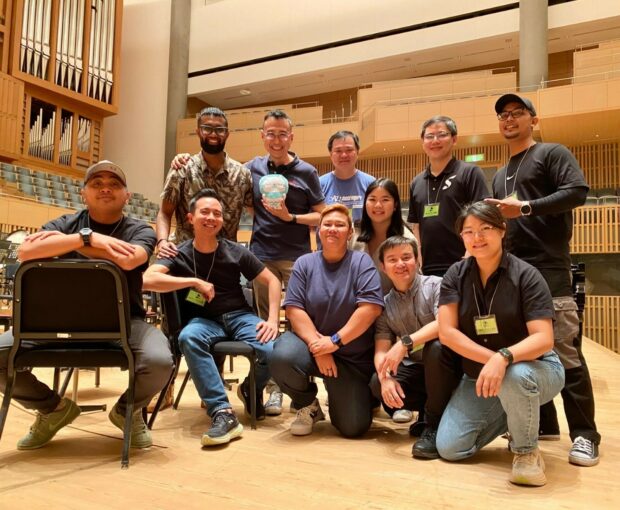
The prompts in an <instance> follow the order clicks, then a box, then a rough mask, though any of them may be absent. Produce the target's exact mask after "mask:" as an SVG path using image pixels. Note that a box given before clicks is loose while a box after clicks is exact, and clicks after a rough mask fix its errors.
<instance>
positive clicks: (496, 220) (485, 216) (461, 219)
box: [454, 200, 506, 234]
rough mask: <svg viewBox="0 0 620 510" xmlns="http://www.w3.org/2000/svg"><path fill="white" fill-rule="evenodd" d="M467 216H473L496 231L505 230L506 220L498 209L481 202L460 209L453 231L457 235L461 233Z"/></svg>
mask: <svg viewBox="0 0 620 510" xmlns="http://www.w3.org/2000/svg"><path fill="white" fill-rule="evenodd" d="M469 216H473V217H474V218H477V219H479V220H480V221H483V222H484V223H488V224H489V225H491V226H493V227H495V228H497V229H498V230H506V220H505V219H504V217H503V216H502V213H501V212H500V210H499V207H497V206H496V205H492V204H488V203H487V202H484V201H482V200H481V201H480V202H473V203H471V204H466V205H465V206H464V207H463V209H461V212H460V213H459V215H458V217H457V218H456V222H455V224H454V230H455V231H456V233H457V234H460V233H461V231H462V230H463V224H464V223H465V220H466V219H467V218H468V217H469Z"/></svg>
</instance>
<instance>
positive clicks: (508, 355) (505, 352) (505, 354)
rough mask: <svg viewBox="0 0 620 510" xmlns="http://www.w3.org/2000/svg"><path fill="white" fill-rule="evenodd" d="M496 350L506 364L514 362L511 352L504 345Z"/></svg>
mask: <svg viewBox="0 0 620 510" xmlns="http://www.w3.org/2000/svg"><path fill="white" fill-rule="evenodd" d="M497 352H499V353H500V354H501V355H502V356H503V357H504V359H505V360H506V361H507V362H508V366H510V365H512V363H513V362H514V357H513V356H512V352H510V351H509V350H508V349H506V347H502V348H501V349H499V350H498V351H497Z"/></svg>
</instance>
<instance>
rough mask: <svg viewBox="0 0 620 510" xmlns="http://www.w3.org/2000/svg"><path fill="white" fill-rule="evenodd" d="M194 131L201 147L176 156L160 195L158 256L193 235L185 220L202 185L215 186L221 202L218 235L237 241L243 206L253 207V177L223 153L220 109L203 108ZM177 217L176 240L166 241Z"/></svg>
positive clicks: (225, 136) (224, 126) (169, 253)
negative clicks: (222, 206) (186, 154)
mask: <svg viewBox="0 0 620 510" xmlns="http://www.w3.org/2000/svg"><path fill="white" fill-rule="evenodd" d="M196 134H197V135H198V138H199V139H200V146H201V147H202V150H201V151H200V152H199V153H197V154H194V155H193V156H191V157H180V156H177V157H176V158H175V159H174V161H173V162H172V166H171V168H170V171H169V172H168V176H167V178H166V183H165V184H164V191H163V192H162V194H161V199H162V200H161V206H160V208H159V213H158V214H157V225H156V231H157V248H158V250H159V253H160V256H164V257H174V256H175V255H176V253H177V249H176V244H175V243H177V244H178V243H180V242H181V241H185V240H187V239H191V238H193V237H194V233H193V230H192V226H191V225H190V224H189V222H188V220H187V213H188V212H189V201H190V199H191V197H193V196H194V195H195V194H196V193H197V192H198V191H200V190H201V189H203V188H211V189H214V190H215V191H216V192H217V193H218V195H219V196H220V197H221V200H222V203H223V205H224V208H223V209H224V217H223V219H224V226H223V228H222V232H221V235H222V236H223V237H225V238H226V239H229V240H231V241H236V240H237V230H238V229H239V220H240V219H241V213H242V212H243V207H244V206H245V207H252V177H251V175H250V172H249V170H248V169H247V168H245V167H244V166H243V165H242V164H241V163H239V162H238V161H235V160H234V159H232V158H230V157H228V154H226V152H224V147H225V145H226V140H227V139H228V134H229V133H228V120H227V119H226V114H225V113H224V112H223V111H222V110H220V109H219V108H213V107H208V108H204V109H203V110H202V111H201V112H200V114H199V116H198V126H197V128H196ZM173 214H174V216H175V218H176V224H177V226H176V232H175V239H174V241H175V243H173V242H172V241H170V240H169V236H170V222H171V220H172V215H173Z"/></svg>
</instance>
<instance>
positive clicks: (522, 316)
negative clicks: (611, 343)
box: [437, 202, 564, 486]
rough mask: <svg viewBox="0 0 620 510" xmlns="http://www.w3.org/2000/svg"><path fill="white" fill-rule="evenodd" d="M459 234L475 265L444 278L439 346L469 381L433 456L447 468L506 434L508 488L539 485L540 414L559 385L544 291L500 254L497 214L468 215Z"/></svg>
mask: <svg viewBox="0 0 620 510" xmlns="http://www.w3.org/2000/svg"><path fill="white" fill-rule="evenodd" d="M455 229H456V231H457V232H460V235H461V237H462V238H463V241H464V243H465V247H466V248H467V251H468V253H470V255H471V256H470V257H467V258H466V259H464V260H461V261H459V262H457V263H456V264H454V265H453V266H451V267H450V269H448V272H447V273H446V275H445V276H444V278H443V281H442V284H441V293H440V297H439V339H440V340H441V343H442V344H443V345H446V346H448V347H449V348H450V349H451V350H453V351H454V352H456V353H458V354H459V355H461V356H462V362H463V365H462V367H463V371H464V372H465V373H464V375H463V377H462V379H461V381H460V383H459V385H458V387H457V388H456V391H455V392H454V394H453V395H452V397H451V398H450V401H449V403H448V405H447V407H446V409H445V411H444V413H443V415H442V417H441V422H440V424H439V429H438V431H437V450H438V451H439V454H440V455H441V457H442V458H444V459H446V460H452V461H458V460H462V459H466V458H468V457H471V456H472V455H474V454H475V453H476V452H478V450H480V449H482V448H483V447H484V446H485V445H487V444H489V443H490V442H491V441H493V439H495V438H496V437H498V436H500V435H501V434H504V433H506V432H508V433H509V435H510V449H511V450H512V452H513V453H514V460H513V463H512V474H511V476H510V481H511V482H512V483H515V484H519V485H533V486H540V485H545V483H547V478H546V476H545V462H544V460H543V458H542V455H541V454H540V450H539V449H538V421H539V412H538V411H539V407H540V405H541V404H544V403H545V402H549V401H551V400H552V399H553V397H555V396H556V395H557V394H558V393H559V392H560V390H561V389H562V386H563V385H564V369H563V368H562V364H561V362H560V359H559V358H558V355H557V354H556V353H555V352H554V351H553V316H554V311H553V302H552V300H551V293H550V292H549V287H548V286H547V284H546V283H545V280H544V279H543V277H542V276H541V274H540V273H539V272H538V271H537V270H536V269H535V268H534V267H532V266H531V265H530V264H528V263H527V262H524V261H522V260H520V259H518V258H517V257H515V256H514V255H512V254H510V253H508V252H506V251H504V249H503V246H502V244H503V239H504V236H505V235H506V223H505V222H504V219H503V218H502V215H501V213H500V212H499V210H498V209H497V208H496V207H494V206H492V205H490V204H486V203H484V202H477V203H475V204H471V205H468V206H466V207H465V208H464V209H463V211H462V213H461V215H460V216H459V217H458V219H457V223H456V226H455Z"/></svg>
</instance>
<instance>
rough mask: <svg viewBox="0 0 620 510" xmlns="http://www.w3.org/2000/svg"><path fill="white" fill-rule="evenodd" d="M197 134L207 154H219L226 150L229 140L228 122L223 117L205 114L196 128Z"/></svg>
mask: <svg viewBox="0 0 620 510" xmlns="http://www.w3.org/2000/svg"><path fill="white" fill-rule="evenodd" d="M196 134H197V135H198V138H199V140H200V146H201V147H202V150H203V151H205V152H206V153H207V154H219V153H220V152H222V151H223V150H224V147H225V146H226V140H228V134H229V133H228V123H227V122H226V119H225V118H223V117H216V116H214V115H203V116H202V117H201V118H200V122H199V126H198V128H196Z"/></svg>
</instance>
